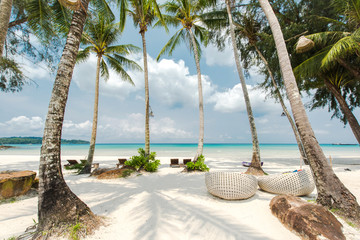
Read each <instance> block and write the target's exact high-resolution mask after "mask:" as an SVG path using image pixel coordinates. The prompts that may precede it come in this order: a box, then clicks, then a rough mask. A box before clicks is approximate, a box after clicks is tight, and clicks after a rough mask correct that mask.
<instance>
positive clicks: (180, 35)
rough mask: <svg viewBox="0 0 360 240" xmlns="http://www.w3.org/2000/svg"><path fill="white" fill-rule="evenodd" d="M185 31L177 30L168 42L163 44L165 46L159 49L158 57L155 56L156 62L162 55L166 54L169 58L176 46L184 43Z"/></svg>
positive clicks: (183, 29)
mask: <svg viewBox="0 0 360 240" xmlns="http://www.w3.org/2000/svg"><path fill="white" fill-rule="evenodd" d="M185 34H186V29H185V28H181V29H180V30H178V31H177V32H176V33H175V34H174V35H173V36H172V37H171V38H170V40H169V41H168V42H167V43H166V44H165V46H164V47H163V48H162V49H161V51H160V53H159V55H158V56H157V58H156V60H157V61H159V60H160V58H161V56H163V55H164V54H166V53H167V54H168V55H169V56H171V55H172V53H173V51H174V49H175V47H176V46H178V45H179V44H180V43H181V42H182V41H186V36H185Z"/></svg>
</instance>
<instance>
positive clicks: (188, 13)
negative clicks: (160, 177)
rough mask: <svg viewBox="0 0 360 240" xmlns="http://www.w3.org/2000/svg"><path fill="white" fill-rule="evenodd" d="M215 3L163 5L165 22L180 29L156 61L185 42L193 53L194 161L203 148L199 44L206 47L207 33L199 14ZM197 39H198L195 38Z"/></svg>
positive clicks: (179, 0) (181, 0)
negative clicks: (196, 131)
mask: <svg viewBox="0 0 360 240" xmlns="http://www.w3.org/2000/svg"><path fill="white" fill-rule="evenodd" d="M215 2H216V1H205V0H200V1H195V0H173V1H170V2H167V3H165V4H164V9H165V10H166V12H168V13H169V15H166V16H164V18H165V20H166V22H167V23H168V24H171V25H173V26H175V27H178V26H179V25H180V26H181V28H180V29H179V30H178V31H177V32H176V33H175V34H174V35H173V36H172V37H171V38H170V40H169V41H168V42H167V43H166V44H165V46H164V47H163V48H162V49H161V51H160V53H159V55H158V57H157V60H159V59H160V57H161V56H162V55H163V54H165V53H168V55H172V53H173V51H174V49H175V47H176V46H178V45H179V44H180V43H181V42H182V41H184V42H187V43H188V46H189V47H190V52H193V53H194V57H195V64H196V71H197V79H198V95H199V123H200V124H199V141H198V149H197V152H196V155H195V157H194V161H196V160H197V159H198V157H199V156H200V155H201V154H202V152H203V147H204V103H203V91H202V82H201V71H200V56H201V48H200V43H199V40H200V42H202V43H204V45H207V42H208V32H207V30H206V28H204V27H203V26H201V19H202V16H201V14H202V13H203V12H204V11H205V9H206V8H208V7H210V6H211V5H213V4H214V3H215ZM195 36H196V37H198V38H199V40H198V39H196V38H195Z"/></svg>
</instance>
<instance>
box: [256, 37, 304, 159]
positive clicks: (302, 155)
mask: <svg viewBox="0 0 360 240" xmlns="http://www.w3.org/2000/svg"><path fill="white" fill-rule="evenodd" d="M253 46H254V47H255V50H256V52H257V53H258V55H259V56H260V58H261V60H262V61H263V62H264V64H265V67H266V69H267V71H268V73H269V75H270V78H271V82H272V84H273V85H274V88H275V92H276V94H277V96H278V98H279V102H280V104H281V107H282V109H283V111H284V113H285V115H286V117H287V119H288V120H289V123H290V126H291V128H292V130H293V132H294V135H295V139H296V143H297V145H298V148H299V151H300V156H301V159H302V160H303V161H304V162H305V164H307V165H309V162H308V160H307V158H306V153H305V150H304V146H303V144H302V142H301V138H300V134H299V131H298V129H297V128H296V125H295V123H294V120H293V118H292V117H291V115H290V113H289V111H288V109H287V107H286V105H285V103H284V100H283V98H282V96H281V93H280V90H279V88H278V85H277V84H276V81H275V78H274V75H273V74H272V71H271V69H270V67H269V63H268V61H267V60H266V59H265V57H264V55H262V53H261V52H260V50H259V48H258V47H257V46H256V44H253Z"/></svg>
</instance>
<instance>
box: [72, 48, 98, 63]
mask: <svg viewBox="0 0 360 240" xmlns="http://www.w3.org/2000/svg"><path fill="white" fill-rule="evenodd" d="M91 52H94V47H93V46H89V47H87V48H85V49H83V50H80V51H79V52H78V54H77V56H76V62H77V63H82V62H85V61H86V60H87V59H88V58H89V56H90V53H91Z"/></svg>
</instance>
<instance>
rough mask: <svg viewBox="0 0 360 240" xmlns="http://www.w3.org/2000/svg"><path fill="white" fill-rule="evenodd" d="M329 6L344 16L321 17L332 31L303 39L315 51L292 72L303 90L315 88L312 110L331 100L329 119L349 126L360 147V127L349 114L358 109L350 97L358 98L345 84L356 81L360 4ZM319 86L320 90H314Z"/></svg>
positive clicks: (335, 1) (347, 2) (358, 76)
mask: <svg viewBox="0 0 360 240" xmlns="http://www.w3.org/2000/svg"><path fill="white" fill-rule="evenodd" d="M332 6H333V7H334V8H335V9H336V10H337V12H338V14H339V15H343V16H344V17H342V18H340V20H337V19H329V18H325V19H326V20H327V21H328V22H329V24H332V25H334V27H333V29H330V31H326V32H320V33H314V34H310V35H307V36H306V37H307V38H308V39H311V40H312V41H313V42H314V43H315V44H314V47H315V48H316V50H315V51H313V55H312V56H310V57H309V58H308V59H306V60H305V61H304V62H302V63H301V64H300V65H298V66H297V67H296V68H295V73H296V76H297V78H298V79H300V80H302V84H303V85H304V86H305V87H306V90H309V89H311V88H312V89H316V92H317V94H315V96H314V98H313V104H312V109H315V108H317V107H319V106H321V107H323V106H324V105H323V103H330V102H331V99H332V96H333V97H335V99H336V100H337V102H338V104H336V103H335V104H329V105H328V106H329V108H328V110H329V111H331V110H332V111H334V113H333V115H332V117H334V116H335V117H339V118H340V119H341V120H342V121H343V122H344V124H346V123H349V125H350V127H351V130H352V132H353V134H354V136H355V138H356V140H357V141H358V143H359V144H360V125H359V122H358V121H357V119H356V117H355V115H354V114H353V113H352V111H351V110H352V109H353V108H354V107H358V106H359V104H358V102H357V101H352V98H354V97H355V99H357V98H360V95H359V94H356V92H352V90H351V88H349V84H348V83H349V82H350V81H351V80H353V81H354V80H359V79H360V71H359V70H358V68H357V67H356V66H357V65H358V64H359V63H360V58H359V52H360V29H359V26H360V17H359V14H360V1H359V0H355V1H350V0H345V1H338V0H333V1H332ZM339 71H340V72H341V73H340V72H339ZM345 75H346V77H345ZM309 83H310V84H309ZM314 83H315V84H314ZM321 83H322V84H321ZM319 86H320V88H317V87H319ZM324 86H325V87H326V88H327V89H328V91H329V92H331V94H332V96H331V95H327V94H325V92H324V91H323V89H322V88H321V87H324ZM349 90H350V91H349ZM348 92H350V94H349V93H348ZM319 96H322V98H320V100H321V101H317V100H318V98H319ZM347 97H348V99H349V100H350V101H349V102H350V103H351V105H350V106H349V105H348V103H347ZM352 102H353V103H352ZM339 109H340V111H339ZM341 113H342V114H341Z"/></svg>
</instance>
